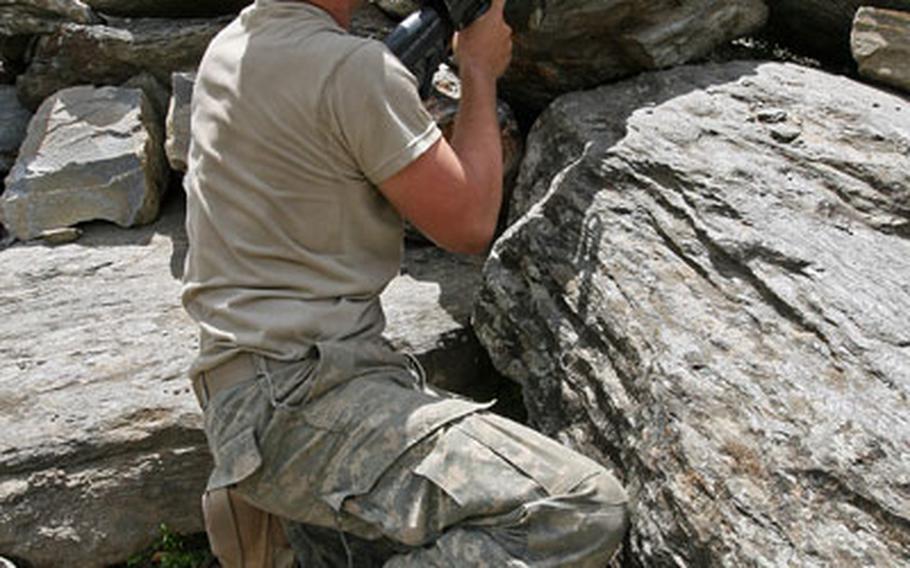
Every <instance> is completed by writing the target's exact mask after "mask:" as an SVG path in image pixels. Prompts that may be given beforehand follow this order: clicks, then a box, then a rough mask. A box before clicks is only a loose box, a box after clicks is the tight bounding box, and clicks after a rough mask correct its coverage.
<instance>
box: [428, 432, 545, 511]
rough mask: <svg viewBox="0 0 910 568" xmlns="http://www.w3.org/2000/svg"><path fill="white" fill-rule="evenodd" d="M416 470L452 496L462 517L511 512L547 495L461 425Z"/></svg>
mask: <svg viewBox="0 0 910 568" xmlns="http://www.w3.org/2000/svg"><path fill="white" fill-rule="evenodd" d="M414 473H415V474H417V475H419V476H421V477H424V478H426V479H428V480H430V481H431V482H433V483H434V484H435V485H436V486H437V487H439V488H440V489H441V490H442V491H443V492H444V493H445V494H446V495H448V496H449V497H451V498H452V500H454V501H455V502H456V503H457V504H458V506H459V508H460V511H459V515H458V516H459V517H460V518H463V519H465V518H471V517H479V516H484V515H494V514H498V513H502V512H506V511H510V510H513V509H515V508H516V507H518V506H520V505H521V504H522V503H525V502H527V501H529V500H532V499H536V498H540V497H543V496H544V489H543V487H542V486H541V485H540V484H539V483H538V482H536V481H535V480H534V479H532V478H531V477H530V476H528V475H527V474H526V473H525V472H523V471H521V470H519V469H518V468H516V467H514V466H513V465H512V464H511V463H509V462H508V461H506V460H504V459H503V458H502V457H501V456H500V455H499V454H498V453H497V452H495V451H494V450H493V449H492V448H490V447H488V446H487V445H485V444H483V443H481V442H478V441H477V440H475V439H474V438H473V437H471V436H468V435H467V434H465V433H464V432H463V431H462V430H461V429H460V427H459V426H455V427H453V428H452V429H450V430H449V431H448V432H446V433H445V435H444V436H442V438H441V439H440V441H439V443H438V444H437V445H436V447H435V448H434V449H433V450H432V451H431V452H430V454H429V455H427V457H426V458H424V460H423V461H422V462H421V463H420V464H419V465H418V466H417V467H416V468H415V469H414Z"/></svg>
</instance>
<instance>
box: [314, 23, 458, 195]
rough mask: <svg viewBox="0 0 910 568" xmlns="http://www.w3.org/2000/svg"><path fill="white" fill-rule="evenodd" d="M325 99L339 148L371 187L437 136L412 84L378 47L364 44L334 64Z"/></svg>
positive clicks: (401, 67) (391, 57) (404, 71)
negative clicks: (340, 146) (339, 144)
mask: <svg viewBox="0 0 910 568" xmlns="http://www.w3.org/2000/svg"><path fill="white" fill-rule="evenodd" d="M325 96H326V97H328V98H329V100H328V101H326V102H327V103H329V108H330V120H332V121H333V122H334V124H333V127H334V130H335V131H336V132H337V134H338V136H339V137H340V139H341V143H342V144H343V145H344V146H345V148H347V150H348V151H349V152H350V154H351V156H352V157H353V159H354V160H355V161H356V163H357V165H358V167H359V168H360V169H361V171H362V172H363V173H364V175H365V176H366V178H367V179H368V180H369V181H370V182H371V183H373V184H374V185H379V184H380V183H381V182H384V181H385V180H387V179H389V178H390V177H392V176H394V175H395V174H396V173H398V172H399V171H401V170H402V169H404V167H405V166H407V165H408V164H410V163H411V162H413V161H414V160H416V159H417V158H418V157H420V155H421V154H423V153H424V152H426V151H427V150H428V149H429V148H430V147H431V146H432V145H433V144H435V143H436V141H437V140H439V138H440V137H441V136H442V132H441V131H440V130H439V127H438V126H437V125H436V122H435V121H434V120H433V117H432V116H430V113H429V112H428V111H427V110H426V108H425V107H424V106H423V103H422V102H421V100H420V96H419V95H418V92H417V81H416V79H415V78H414V76H413V75H412V74H411V73H410V72H409V71H408V70H407V68H405V67H404V65H402V64H401V62H400V61H398V59H397V58H396V57H395V56H394V55H392V53H391V52H390V51H389V50H388V49H387V48H386V47H385V46H384V45H382V44H381V43H378V42H373V41H370V42H367V43H364V44H363V45H362V46H361V47H359V48H357V49H356V50H355V51H354V52H353V53H351V54H350V55H349V56H348V57H347V58H346V59H345V60H344V61H343V62H342V63H341V64H339V66H338V68H337V69H336V71H335V73H334V75H333V77H332V80H331V82H330V83H329V85H327V88H326V93H325Z"/></svg>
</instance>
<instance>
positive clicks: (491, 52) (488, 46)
mask: <svg viewBox="0 0 910 568" xmlns="http://www.w3.org/2000/svg"><path fill="white" fill-rule="evenodd" d="M505 4H506V0H493V2H492V5H491V6H490V9H489V10H487V12H486V13H485V14H484V15H483V16H481V17H480V18H478V19H477V20H476V21H474V23H472V24H471V25H470V26H468V27H467V28H465V29H464V30H462V31H460V32H458V33H457V34H455V42H454V51H455V60H456V61H457V62H458V67H459V68H460V69H462V70H463V71H469V72H476V73H481V74H483V75H486V76H488V77H490V78H492V79H498V78H499V77H501V76H502V74H503V73H505V72H506V68H508V66H509V62H510V61H511V59H512V28H510V27H509V25H508V24H507V23H506V22H505V19H503V8H504V7H505Z"/></svg>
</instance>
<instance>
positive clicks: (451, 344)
mask: <svg viewBox="0 0 910 568" xmlns="http://www.w3.org/2000/svg"><path fill="white" fill-rule="evenodd" d="M186 248H187V241H186V235H185V232H184V207H183V198H182V194H180V193H178V192H175V194H174V195H172V197H171V198H170V199H169V200H168V201H167V202H166V204H165V207H164V210H163V212H162V215H161V217H160V219H159V220H158V221H157V222H156V223H154V224H152V225H147V226H144V227H139V228H136V229H130V230H123V229H120V228H118V227H115V226H113V225H108V224H99V223H94V224H91V225H88V226H87V227H86V228H85V233H84V234H83V236H82V238H81V239H80V241H79V243H78V244H69V245H62V246H58V247H46V246H35V245H26V244H17V245H14V246H12V247H10V248H7V249H6V250H0V264H2V266H3V267H4V268H3V270H2V271H0V290H3V298H2V301H0V319H2V320H3V321H5V322H9V325H6V326H3V327H2V329H0V351H2V354H3V360H4V361H5V363H6V364H4V365H2V366H0V432H2V433H3V435H0V557H3V556H9V557H16V558H21V559H24V560H27V561H28V562H30V563H31V564H30V565H32V566H34V567H35V568H43V567H57V566H78V567H80V568H94V567H99V568H100V567H101V566H108V565H111V564H114V563H120V562H124V561H125V560H126V559H127V558H128V557H129V556H131V555H133V554H135V553H136V552H138V551H139V550H141V549H142V548H144V547H145V546H147V545H148V544H150V543H151V542H152V541H153V540H154V539H155V538H156V537H157V536H158V526H159V524H160V523H162V522H164V523H166V524H167V525H168V527H169V528H171V529H172V530H174V531H176V532H181V533H194V532H201V531H202V530H203V524H202V518H201V511H200V507H199V498H200V495H201V493H202V490H203V488H204V486H205V480H206V479H207V477H208V474H209V471H210V468H211V460H210V457H209V454H208V450H207V447H206V443H205V439H204V435H203V433H202V420H201V413H200V411H199V410H198V408H197V406H196V402H195V399H194V398H193V395H192V394H191V393H190V387H189V379H188V378H187V377H186V370H187V369H188V368H189V365H190V363H191V362H192V359H193V357H194V356H195V352H196V349H197V347H198V342H197V337H198V331H197V327H196V325H195V323H194V322H192V321H191V320H190V319H189V318H188V316H187V315H186V314H185V312H184V311H183V308H182V307H181V305H180V300H179V294H180V281H179V279H180V277H181V274H182V267H183V258H184V254H185V252H186ZM480 269H481V265H480V263H479V262H477V261H476V260H471V259H462V258H458V257H456V256H454V255H449V254H446V253H443V252H441V251H439V250H436V249H433V248H424V249H414V250H409V251H407V253H406V257H405V263H404V268H403V270H404V273H403V274H402V276H400V277H399V278H396V279H395V280H393V281H392V283H391V284H390V286H389V287H388V289H387V290H386V292H385V293H384V294H383V296H382V301H383V304H384V305H385V308H386V313H387V316H388V317H387V319H388V328H387V333H386V337H387V339H388V340H389V341H390V342H391V343H392V344H393V345H395V346H396V347H398V348H400V349H406V350H409V351H411V352H412V353H414V354H416V355H417V356H418V358H419V359H420V360H421V361H422V363H423V365H424V367H425V368H426V370H427V373H428V375H429V378H430V380H431V381H432V382H434V383H435V384H438V385H442V386H446V387H449V388H456V389H459V390H461V391H462V392H480V393H485V394H487V393H488V394H495V393H492V392H491V391H492V390H495V389H494V385H495V384H496V383H495V381H494V380H493V379H495V377H496V376H495V372H494V371H493V369H492V366H491V364H490V362H489V358H488V357H487V356H486V353H485V352H484V350H483V348H482V347H481V346H480V344H479V343H478V342H477V340H476V338H475V337H474V335H473V333H472V332H471V329H470V326H469V325H468V320H469V318H470V313H471V306H472V301H473V295H474V292H475V290H476V288H477V286H478V285H479V283H480Z"/></svg>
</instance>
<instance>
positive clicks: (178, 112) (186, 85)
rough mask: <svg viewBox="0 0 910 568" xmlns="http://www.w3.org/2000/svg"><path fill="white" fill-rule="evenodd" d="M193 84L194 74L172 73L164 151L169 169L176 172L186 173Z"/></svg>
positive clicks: (194, 81) (194, 80) (194, 82)
mask: <svg viewBox="0 0 910 568" xmlns="http://www.w3.org/2000/svg"><path fill="white" fill-rule="evenodd" d="M195 84H196V73H195V72H181V73H174V74H173V75H172V77H171V102H170V106H169V107H168V111H167V123H166V125H165V131H166V133H167V141H166V142H165V144H164V149H165V151H166V152H167V161H168V163H170V165H171V169H173V170H174V171H178V172H185V171H186V159H187V156H188V155H189V151H190V105H191V103H192V102H193V87H194V85H195Z"/></svg>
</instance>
